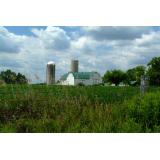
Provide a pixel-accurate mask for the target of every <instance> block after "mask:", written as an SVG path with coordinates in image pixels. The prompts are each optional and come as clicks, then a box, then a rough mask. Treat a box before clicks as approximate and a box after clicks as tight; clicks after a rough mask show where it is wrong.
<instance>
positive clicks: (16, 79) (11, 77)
mask: <svg viewBox="0 0 160 160" xmlns="http://www.w3.org/2000/svg"><path fill="white" fill-rule="evenodd" d="M0 79H1V80H3V81H4V82H5V83H7V84H26V83H27V79H26V77H25V76H24V75H22V74H21V73H18V74H16V73H15V72H12V71H11V70H6V71H2V72H1V73H0Z"/></svg>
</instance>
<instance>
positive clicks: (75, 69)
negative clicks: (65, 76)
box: [71, 60, 78, 72]
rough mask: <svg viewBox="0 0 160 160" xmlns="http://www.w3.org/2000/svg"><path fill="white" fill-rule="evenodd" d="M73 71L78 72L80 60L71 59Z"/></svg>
mask: <svg viewBox="0 0 160 160" xmlns="http://www.w3.org/2000/svg"><path fill="white" fill-rule="evenodd" d="M71 72H78V60H71Z"/></svg>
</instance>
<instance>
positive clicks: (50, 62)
mask: <svg viewBox="0 0 160 160" xmlns="http://www.w3.org/2000/svg"><path fill="white" fill-rule="evenodd" d="M47 64H55V63H54V62H53V61H49V62H48V63H47Z"/></svg>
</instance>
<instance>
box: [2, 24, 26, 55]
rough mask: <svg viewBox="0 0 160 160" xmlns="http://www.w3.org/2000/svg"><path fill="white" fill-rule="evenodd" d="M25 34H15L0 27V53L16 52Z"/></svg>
mask: <svg viewBox="0 0 160 160" xmlns="http://www.w3.org/2000/svg"><path fill="white" fill-rule="evenodd" d="M23 39H25V36H17V35H14V34H13V33H10V32H8V30H7V29H5V28H4V27H0V53H2V52H7V53H17V52H19V51H20V48H21V41H22V40H23Z"/></svg>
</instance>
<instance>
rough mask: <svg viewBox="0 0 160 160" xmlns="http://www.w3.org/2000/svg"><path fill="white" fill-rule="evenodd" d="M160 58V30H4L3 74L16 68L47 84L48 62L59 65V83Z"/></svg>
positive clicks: (0, 45) (0, 35) (0, 34)
mask: <svg viewBox="0 0 160 160" xmlns="http://www.w3.org/2000/svg"><path fill="white" fill-rule="evenodd" d="M155 56H160V27H151V26H146V27H136V26H135V27H131V26H126V27H116V26H114V27H112V26H89V27H86V26H83V27H80V26H77V27H73V26H63V27H61V26H56V27H55V26H48V27H47V26H4V27H2V26H1V27H0V71H3V70H6V69H11V70H13V71H15V72H17V73H18V72H21V73H22V74H25V75H26V76H27V78H28V79H30V80H31V81H32V82H33V83H34V82H45V78H46V64H47V62H48V61H54V62H55V64H56V79H57V80H58V79H59V78H60V76H61V75H63V74H64V73H66V72H68V71H70V62H71V59H78V60H79V70H80V71H82V72H85V71H97V72H99V73H100V74H101V75H103V74H104V73H105V72H106V71H107V70H112V69H122V70H124V71H125V70H127V69H129V68H133V67H135V66H137V65H147V63H148V62H149V61H150V60H151V59H152V58H153V57H155Z"/></svg>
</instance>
